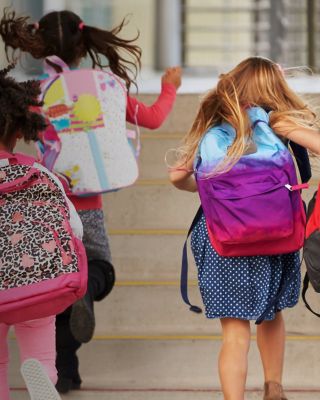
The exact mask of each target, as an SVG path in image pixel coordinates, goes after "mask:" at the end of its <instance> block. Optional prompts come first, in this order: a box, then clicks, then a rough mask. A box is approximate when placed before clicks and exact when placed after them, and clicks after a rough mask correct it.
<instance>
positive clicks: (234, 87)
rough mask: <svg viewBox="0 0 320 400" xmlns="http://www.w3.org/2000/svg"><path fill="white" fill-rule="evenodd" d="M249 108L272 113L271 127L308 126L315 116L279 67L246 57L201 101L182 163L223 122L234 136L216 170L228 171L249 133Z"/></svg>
mask: <svg viewBox="0 0 320 400" xmlns="http://www.w3.org/2000/svg"><path fill="white" fill-rule="evenodd" d="M249 106H259V107H262V108H264V109H266V110H268V111H273V113H272V121H271V127H272V126H273V125H275V124H276V123H277V122H278V121H279V120H281V119H283V118H286V119H287V120H291V121H294V122H295V123H297V124H300V125H302V126H310V125H312V124H313V123H314V121H315V114H314V113H313V112H312V111H311V110H310V108H309V107H308V106H307V105H306V104H305V102H304V101H303V100H302V99H301V98H300V97H299V96H298V95H297V94H296V93H295V92H294V91H293V90H291V89H290V88H289V86H288V84H287V83H286V80H285V78H284V73H283V71H282V70H281V67H280V66H279V65H278V64H276V63H274V62H272V61H271V60H269V59H266V58H262V57H250V58H247V59H246V60H244V61H242V62H241V63H240V64H238V65H237V66H236V67H235V68H234V69H232V70H231V71H230V72H228V73H226V74H221V75H220V77H219V81H218V84H217V86H216V87H215V88H214V89H212V90H211V91H209V92H208V94H207V95H206V96H205V97H204V99H203V100H202V102H201V104H200V107H199V110H198V113H197V116H196V118H195V120H194V122H193V125H192V127H191V129H190V131H189V132H188V133H187V135H186V137H185V138H184V146H183V152H182V154H184V155H183V157H182V158H181V162H182V163H187V162H188V161H189V160H190V159H191V158H192V157H193V156H194V154H195V152H196V150H197V147H198V144H199V141H200V139H201V137H202V136H203V135H204V134H205V133H206V131H207V130H208V129H209V128H210V127H212V126H214V125H217V124H220V123H221V122H223V121H225V122H228V123H229V124H230V125H231V126H233V127H234V129H235V131H236V137H235V140H234V142H233V144H232V145H231V146H230V148H229V150H228V154H227V155H226V158H225V160H224V161H223V162H222V164H221V165H220V167H219V170H220V172H221V170H224V171H226V170H229V169H230V168H232V166H233V165H234V164H235V163H236V162H237V161H238V160H239V159H240V157H241V156H242V155H243V154H244V153H245V152H246V149H247V145H248V139H249V138H250V136H251V134H252V131H251V126H250V121H249V118H248V115H247V112H246V108H247V107H249Z"/></svg>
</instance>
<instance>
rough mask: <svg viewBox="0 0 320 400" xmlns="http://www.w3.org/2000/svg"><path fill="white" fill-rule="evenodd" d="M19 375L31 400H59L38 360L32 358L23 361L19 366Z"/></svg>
mask: <svg viewBox="0 0 320 400" xmlns="http://www.w3.org/2000/svg"><path fill="white" fill-rule="evenodd" d="M21 374H22V376H23V379H24V381H25V383H26V386H27V389H28V392H29V395H30V399H31V400H44V399H45V400H61V397H60V396H59V394H58V392H57V391H56V389H55V387H54V384H53V383H52V382H51V380H50V378H49V377H48V375H47V373H46V371H45V369H44V368H43V366H42V364H41V363H40V362H39V361H38V360H35V359H33V358H30V359H28V360H25V361H24V362H23V364H22V366H21Z"/></svg>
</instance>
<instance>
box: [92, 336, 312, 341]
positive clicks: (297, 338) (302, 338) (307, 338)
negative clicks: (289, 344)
mask: <svg viewBox="0 0 320 400" xmlns="http://www.w3.org/2000/svg"><path fill="white" fill-rule="evenodd" d="M94 339H95V340H147V341H152V340H155V341H158V340H211V341H220V340H221V339H222V336H221V335H97V336H94ZM256 339H257V337H256V336H255V335H252V336H251V340H256ZM286 340H290V341H295V342H303V341H320V336H319V335H287V336H286Z"/></svg>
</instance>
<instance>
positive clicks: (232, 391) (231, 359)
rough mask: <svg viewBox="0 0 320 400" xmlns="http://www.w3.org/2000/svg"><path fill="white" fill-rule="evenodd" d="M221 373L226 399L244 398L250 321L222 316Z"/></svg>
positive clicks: (238, 399)
mask: <svg viewBox="0 0 320 400" xmlns="http://www.w3.org/2000/svg"><path fill="white" fill-rule="evenodd" d="M220 321H221V326H222V336H223V338H222V347H221V350H220V355H219V375H220V381H221V386H222V391H223V395H224V399H225V400H244V391H245V385H246V378H247V369H248V351H249V347H250V322H249V321H244V320H240V319H236V318H222V319H221V320H220Z"/></svg>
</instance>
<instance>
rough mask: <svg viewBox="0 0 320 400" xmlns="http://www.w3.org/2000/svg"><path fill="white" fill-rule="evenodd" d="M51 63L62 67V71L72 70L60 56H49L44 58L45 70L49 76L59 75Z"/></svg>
mask: <svg viewBox="0 0 320 400" xmlns="http://www.w3.org/2000/svg"><path fill="white" fill-rule="evenodd" d="M51 64H54V65H57V66H58V67H60V68H61V70H62V72H66V71H70V68H69V67H68V65H67V64H66V63H65V62H64V61H63V60H61V58H59V57H58V56H49V57H46V58H45V59H44V72H45V73H46V74H48V75H49V76H53V75H57V73H58V72H57V71H56V70H55V69H54V67H53V66H52V65H51Z"/></svg>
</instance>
